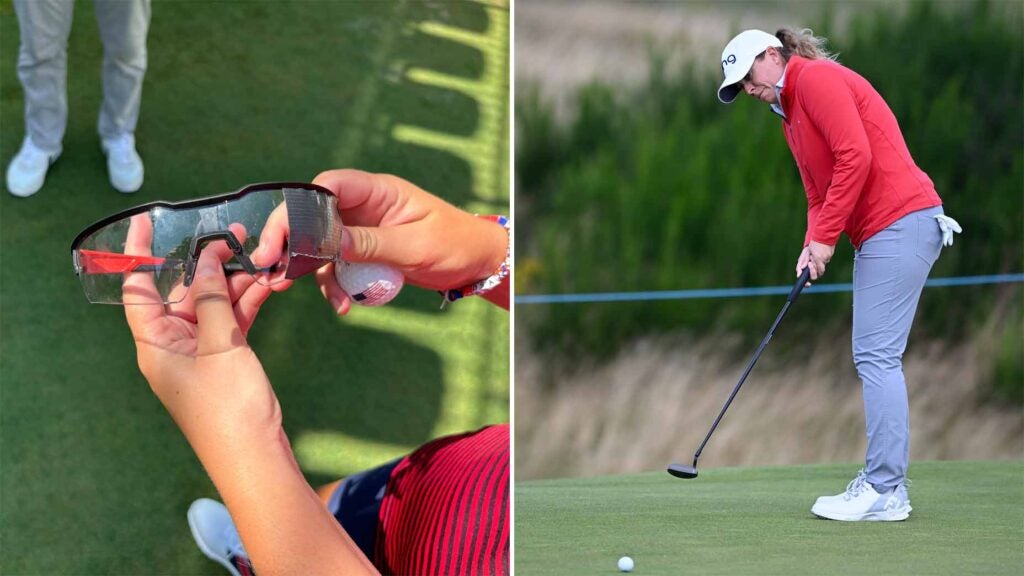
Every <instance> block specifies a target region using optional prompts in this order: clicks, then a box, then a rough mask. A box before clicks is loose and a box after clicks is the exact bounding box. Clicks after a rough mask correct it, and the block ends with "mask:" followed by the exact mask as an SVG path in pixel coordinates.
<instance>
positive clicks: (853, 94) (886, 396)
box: [718, 29, 960, 521]
mask: <svg viewBox="0 0 1024 576" xmlns="http://www.w3.org/2000/svg"><path fill="white" fill-rule="evenodd" d="M823 46H824V40H823V39H820V38H815V37H814V36H813V35H812V34H811V31H810V30H804V31H801V32H799V33H797V32H793V31H791V30H787V29H782V30H779V31H778V32H776V34H775V35H774V36H773V35H771V34H768V33H767V32H762V31H760V30H747V31H745V32H743V33H741V34H739V35H738V36H736V37H735V38H733V39H732V40H731V41H730V42H729V44H728V45H726V47H725V50H724V51H723V52H722V71H723V72H724V74H725V81H724V82H723V83H722V86H721V87H720V88H719V89H718V99H719V100H721V101H722V102H723V103H726V104H728V103H730V102H732V101H733V100H735V99H736V96H737V95H738V94H739V93H740V92H744V93H746V94H747V95H748V96H751V97H753V98H756V99H758V100H761V101H762V102H765V103H767V104H769V105H770V107H771V109H772V111H773V112H775V113H776V114H778V115H779V116H780V117H782V131H783V133H784V134H785V137H786V143H787V144H788V145H789V148H790V150H791V151H792V152H793V157H794V159H795V160H796V164H797V167H798V168H799V170H800V176H801V178H802V180H803V184H804V189H805V192H806V193H807V234H806V235H805V237H804V246H803V250H802V251H801V252H800V256H799V258H797V262H796V273H797V275H799V274H800V273H801V272H802V271H803V269H804V268H805V267H810V272H811V279H812V280H817V279H818V278H820V277H821V276H822V275H823V274H824V273H825V266H826V265H827V264H828V262H829V260H830V259H831V258H832V254H833V252H834V250H835V244H836V242H837V241H838V240H839V235H840V234H841V233H843V232H845V233H846V235H847V236H849V238H850V241H851V242H852V243H853V246H854V248H855V249H856V252H855V256H854V266H853V286H854V288H853V361H854V364H855V365H856V366H857V373H858V375H859V376H860V379H861V381H862V383H863V387H864V413H865V417H866V418H865V419H866V421H867V437H868V447H867V456H866V458H865V463H866V465H865V468H864V469H862V470H861V471H860V472H858V474H857V477H856V478H854V479H853V481H852V482H850V483H849V485H847V487H846V491H845V492H843V493H842V494H838V495H836V496H822V497H821V498H818V500H817V502H815V503H814V506H813V507H812V508H811V512H812V513H814V514H815V515H817V516H820V517H822V518H830V519H833V520H888V521H892V520H905V519H906V518H907V517H908V516H909V515H910V510H911V508H910V499H909V498H908V496H907V489H906V474H907V465H908V463H909V459H910V424H909V414H908V412H909V410H908V405H907V387H906V383H905V381H904V379H903V366H902V361H901V359H902V357H903V351H904V349H905V348H906V345H907V337H908V336H909V334H910V325H911V323H912V322H913V320H914V312H915V311H916V309H917V302H918V299H919V298H920V296H921V290H922V289H923V287H924V283H925V280H926V279H927V278H928V272H929V271H930V270H931V267H932V264H934V263H935V260H936V259H937V258H938V256H939V251H940V250H941V248H942V245H943V244H946V245H951V244H952V242H953V232H960V227H959V226H958V225H957V223H956V222H955V221H954V220H952V219H950V218H948V217H946V216H944V215H943V212H942V200H941V199H940V198H939V196H938V194H936V192H935V186H934V185H933V184H932V181H931V179H930V178H928V175H927V174H925V173H924V172H923V171H922V170H921V169H920V168H918V167H917V165H916V164H915V163H914V160H913V158H911V156H910V152H909V151H908V150H907V145H906V142H904V140H903V134H902V133H901V132H900V128H899V125H898V124H897V123H896V118H895V117H894V116H893V113H892V111H891V110H890V109H889V106H888V105H887V104H886V103H885V101H884V100H883V99H882V97H881V96H880V95H879V94H878V92H877V91H875V89H874V88H872V86H871V84H869V83H868V82H867V80H865V79H864V78H863V77H861V76H860V75H858V74H857V73H856V72H854V71H852V70H850V69H848V68H845V67H843V66H841V65H840V64H838V63H836V62H835V61H834V59H833V57H831V56H830V55H829V54H827V53H826V52H824V51H823V49H822V47H823Z"/></svg>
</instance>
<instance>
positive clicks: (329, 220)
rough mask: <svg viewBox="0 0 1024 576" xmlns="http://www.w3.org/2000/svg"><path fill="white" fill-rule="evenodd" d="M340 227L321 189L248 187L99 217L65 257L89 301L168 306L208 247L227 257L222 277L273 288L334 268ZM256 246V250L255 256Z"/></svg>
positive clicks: (181, 295)
mask: <svg viewBox="0 0 1024 576" xmlns="http://www.w3.org/2000/svg"><path fill="white" fill-rule="evenodd" d="M285 227H287V230H288V232H287V236H288V237H287V240H285V239H284V236H285V234H284V229H285ZM341 228H342V223H341V216H340V215H339V214H338V209H337V199H336V198H335V197H334V195H333V194H331V193H330V191H328V190H326V189H325V188H322V187H320V186H317V185H315V184H304V183H291V182H287V183H284V182H275V183H267V184H253V185H250V186H246V187H244V188H242V189H241V190H239V191H238V192H233V193H230V194H223V195H219V196H211V197H208V198H201V199H197V200H189V201H185V202H151V203H149V204H144V205H142V206H136V207H135V208H132V209H129V210H125V211H123V212H119V213H117V214H114V215H113V216H109V217H107V218H104V219H103V220H100V221H99V222H96V223H95V224H92V225H91V226H89V227H87V228H86V229H85V230H83V231H82V232H81V233H79V234H78V236H77V237H76V238H75V240H74V242H73V243H72V244H71V258H72V261H73V263H74V267H75V274H77V275H78V278H79V279H80V280H81V281H82V288H83V289H84V290H85V296H86V298H88V299H89V302H93V303H97V304H134V303H154V304H155V303H157V300H158V299H159V301H160V303H163V304H174V303H176V302H180V301H181V300H183V299H184V298H185V296H186V294H187V292H188V288H189V286H191V285H192V281H193V279H194V274H195V268H196V263H197V262H198V260H199V254H200V252H201V251H202V249H203V248H204V247H205V246H207V245H208V244H210V243H214V242H218V241H223V242H224V243H225V244H226V245H227V247H228V248H230V250H231V257H230V259H229V260H227V261H225V262H224V264H223V266H224V272H225V274H234V273H246V274H250V275H252V276H253V277H254V278H255V279H256V281H257V282H259V283H261V284H265V285H273V284H276V283H279V282H282V281H284V280H291V279H294V278H298V277H300V276H303V275H305V274H308V273H310V272H313V271H314V270H316V269H318V268H320V267H321V266H323V265H325V264H328V263H330V262H332V261H334V260H335V259H336V258H337V257H338V254H339V252H340V250H341ZM261 240H263V244H264V246H263V247H262V248H261V249H260V250H257V248H258V247H260V244H261ZM275 242H277V243H279V244H281V245H280V246H272V244H273V243H275ZM268 259H269V260H270V261H267V260H268ZM154 295H155V297H154Z"/></svg>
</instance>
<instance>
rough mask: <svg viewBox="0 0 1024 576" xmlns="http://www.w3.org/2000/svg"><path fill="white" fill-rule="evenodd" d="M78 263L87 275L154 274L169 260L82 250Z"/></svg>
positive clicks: (79, 251)
mask: <svg viewBox="0 0 1024 576" xmlns="http://www.w3.org/2000/svg"><path fill="white" fill-rule="evenodd" d="M78 262H79V264H80V265H81V266H82V271H83V272H85V273H86V274H121V273H124V272H152V271H154V270H158V269H160V268H163V267H164V265H165V263H166V262H167V259H166V258H157V257H155V256H132V255H130V254H119V253H117V252H99V251H97V250H82V249H80V250H78Z"/></svg>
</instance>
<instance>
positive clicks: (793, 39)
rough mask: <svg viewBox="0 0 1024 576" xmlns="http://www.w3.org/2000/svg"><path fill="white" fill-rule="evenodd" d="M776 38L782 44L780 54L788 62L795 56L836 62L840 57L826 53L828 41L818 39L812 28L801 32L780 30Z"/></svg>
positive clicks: (787, 29)
mask: <svg viewBox="0 0 1024 576" xmlns="http://www.w3.org/2000/svg"><path fill="white" fill-rule="evenodd" d="M775 37H776V38H778V39H779V41H780V42H782V49H781V50H780V52H781V53H782V57H783V58H784V59H785V60H787V61H788V60H789V57H790V56H792V55H793V54H796V55H797V56H802V57H804V58H807V59H809V60H821V59H828V60H835V59H836V58H838V56H839V55H838V54H830V53H828V52H826V51H825V44H827V43H828V40H826V39H825V38H818V37H817V36H815V35H814V31H813V30H811V29H810V28H804V29H803V30H800V31H799V32H794V31H792V30H790V29H789V28H779V30H778V32H776V33H775Z"/></svg>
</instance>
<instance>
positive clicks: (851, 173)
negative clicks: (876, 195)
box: [796, 66, 871, 246]
mask: <svg viewBox="0 0 1024 576" xmlns="http://www.w3.org/2000/svg"><path fill="white" fill-rule="evenodd" d="M796 97H797V98H798V99H799V100H800V102H801V104H802V106H803V109H804V111H805V112H806V114H807V117H808V118H809V119H810V120H811V122H812V123H813V124H814V126H815V128H817V129H818V131H819V132H820V133H821V135H822V136H823V137H824V138H825V140H826V142H828V146H829V148H830V149H831V150H832V155H833V157H834V161H835V165H834V167H833V170H832V180H831V184H829V187H828V190H826V191H825V201H824V202H823V203H821V205H820V208H819V209H818V212H817V214H816V217H814V218H812V212H813V211H814V210H815V207H814V206H813V205H812V204H809V205H808V227H809V230H808V237H809V238H808V240H814V241H816V242H821V243H822V244H827V245H829V246H834V245H835V244H836V242H838V240H839V235H840V234H841V233H842V231H843V228H844V226H845V224H846V221H847V220H848V219H849V217H850V214H851V213H852V212H853V208H854V206H856V204H857V200H858V198H860V195H861V192H862V191H863V189H864V184H865V183H866V182H867V179H868V172H869V171H870V168H871V146H870V144H869V142H868V135H867V133H866V132H865V131H864V124H863V122H862V120H861V117H860V112H859V111H858V109H857V102H856V101H855V100H854V95H853V92H852V91H851V90H850V88H849V87H848V86H847V85H846V83H845V82H844V80H843V78H842V76H841V74H840V72H839V71H838V70H834V69H832V68H829V67H824V66H822V67H813V68H807V69H805V70H804V72H803V74H802V75H801V77H800V84H799V90H798V91H797V93H796ZM808 200H810V194H808ZM812 219H813V220H814V222H813V223H812Z"/></svg>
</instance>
